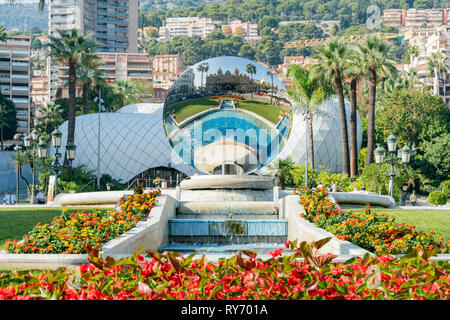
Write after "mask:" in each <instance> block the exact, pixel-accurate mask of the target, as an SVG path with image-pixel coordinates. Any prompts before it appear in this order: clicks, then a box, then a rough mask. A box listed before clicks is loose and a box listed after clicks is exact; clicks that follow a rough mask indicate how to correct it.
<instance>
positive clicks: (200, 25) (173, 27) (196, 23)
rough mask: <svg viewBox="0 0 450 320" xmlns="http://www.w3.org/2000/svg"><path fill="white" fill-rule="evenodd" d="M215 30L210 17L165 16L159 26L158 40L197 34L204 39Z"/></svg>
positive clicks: (214, 24) (215, 27)
mask: <svg viewBox="0 0 450 320" xmlns="http://www.w3.org/2000/svg"><path fill="white" fill-rule="evenodd" d="M215 30H217V26H216V23H215V22H214V21H213V20H212V19H211V18H200V17H180V18H167V19H166V21H165V24H164V26H162V27H160V28H159V38H158V40H159V41H170V40H172V38H173V37H175V36H186V37H192V36H199V37H201V38H202V39H204V38H205V37H206V36H207V35H208V34H210V33H211V32H213V31H215Z"/></svg>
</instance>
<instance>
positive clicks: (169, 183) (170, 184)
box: [127, 178, 180, 190]
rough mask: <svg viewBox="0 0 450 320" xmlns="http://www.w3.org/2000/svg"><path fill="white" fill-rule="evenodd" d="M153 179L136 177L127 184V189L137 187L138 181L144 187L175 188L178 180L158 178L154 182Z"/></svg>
mask: <svg viewBox="0 0 450 320" xmlns="http://www.w3.org/2000/svg"><path fill="white" fill-rule="evenodd" d="M153 181H154V179H140V178H136V179H134V180H133V181H132V182H130V183H129V184H128V186H127V190H130V189H131V188H133V187H137V185H138V184H139V183H141V184H142V185H143V187H144V188H175V187H176V186H177V185H178V184H179V182H180V181H177V180H173V179H168V180H160V182H159V183H154V182H153Z"/></svg>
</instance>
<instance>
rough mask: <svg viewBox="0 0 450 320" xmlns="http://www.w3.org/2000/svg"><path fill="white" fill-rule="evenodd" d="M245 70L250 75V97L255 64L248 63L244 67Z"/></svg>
mask: <svg viewBox="0 0 450 320" xmlns="http://www.w3.org/2000/svg"><path fill="white" fill-rule="evenodd" d="M245 71H247V73H248V74H249V75H250V77H251V78H252V83H251V88H252V89H251V97H252V98H253V90H254V89H255V88H254V85H253V76H254V75H255V74H256V66H255V65H254V64H251V63H249V64H248V65H247V66H246V67H245Z"/></svg>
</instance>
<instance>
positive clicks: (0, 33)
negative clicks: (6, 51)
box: [0, 26, 8, 42]
mask: <svg viewBox="0 0 450 320" xmlns="http://www.w3.org/2000/svg"><path fill="white" fill-rule="evenodd" d="M7 39H8V35H7V34H6V31H5V27H4V26H0V42H6V40H7Z"/></svg>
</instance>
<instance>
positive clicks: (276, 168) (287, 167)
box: [268, 157, 295, 190]
mask: <svg viewBox="0 0 450 320" xmlns="http://www.w3.org/2000/svg"><path fill="white" fill-rule="evenodd" d="M268 168H269V170H270V171H272V172H273V173H274V174H275V176H276V177H278V179H279V180H280V187H281V190H284V189H285V187H286V177H287V176H288V175H289V173H290V172H291V171H292V170H293V169H294V168H295V162H293V161H292V159H291V158H290V157H288V158H286V159H284V160H282V159H279V160H277V161H276V162H274V163H272V164H270V165H269V167H268Z"/></svg>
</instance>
